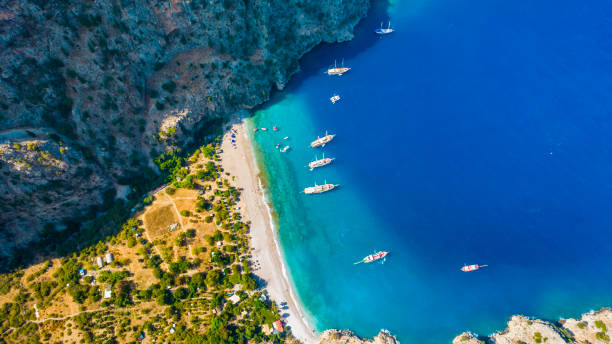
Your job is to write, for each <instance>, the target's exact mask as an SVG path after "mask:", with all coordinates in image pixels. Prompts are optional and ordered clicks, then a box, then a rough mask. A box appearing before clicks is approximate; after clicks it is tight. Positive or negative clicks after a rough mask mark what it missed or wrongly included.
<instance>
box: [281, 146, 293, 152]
mask: <svg viewBox="0 0 612 344" xmlns="http://www.w3.org/2000/svg"><path fill="white" fill-rule="evenodd" d="M289 149H291V147H290V146H285V147H283V149H281V152H283V153H285V152H286V151H288V150H289Z"/></svg>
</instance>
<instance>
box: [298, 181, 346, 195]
mask: <svg viewBox="0 0 612 344" xmlns="http://www.w3.org/2000/svg"><path fill="white" fill-rule="evenodd" d="M338 186H340V185H338V184H328V183H327V181H325V184H323V185H317V183H315V185H314V186H310V187H307V188H305V189H304V193H305V194H307V195H312V194H320V193H324V192H327V191H331V190H333V189H335V188H337V187H338Z"/></svg>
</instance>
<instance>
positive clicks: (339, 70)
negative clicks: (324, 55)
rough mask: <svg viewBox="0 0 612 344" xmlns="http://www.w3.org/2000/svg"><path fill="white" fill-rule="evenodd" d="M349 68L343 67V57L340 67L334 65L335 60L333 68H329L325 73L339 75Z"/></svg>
mask: <svg viewBox="0 0 612 344" xmlns="http://www.w3.org/2000/svg"><path fill="white" fill-rule="evenodd" d="M350 69H351V68H349V67H344V59H342V67H338V66H337V65H336V61H334V68H329V69H328V70H327V72H326V73H327V75H338V76H340V75H342V74H344V73H346V72H348V71H349V70H350Z"/></svg>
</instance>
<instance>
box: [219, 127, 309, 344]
mask: <svg viewBox="0 0 612 344" xmlns="http://www.w3.org/2000/svg"><path fill="white" fill-rule="evenodd" d="M232 128H233V129H236V130H237V131H238V132H237V133H236V138H235V140H236V147H234V146H233V145H232V143H231V137H230V135H231V133H229V132H228V133H226V135H225V136H224V137H223V142H222V145H221V147H222V149H223V153H222V154H221V158H222V166H223V168H224V169H225V170H226V171H227V172H229V173H230V174H231V175H232V176H235V177H236V179H235V181H234V184H235V185H236V186H237V187H241V188H243V191H242V194H241V200H240V203H239V206H240V207H241V209H242V210H243V215H244V216H245V220H250V221H251V247H252V248H253V251H252V255H253V262H254V266H253V268H254V269H253V273H254V274H255V275H257V276H258V277H260V278H261V279H263V280H265V281H266V283H267V285H266V290H267V291H268V294H269V295H270V298H271V299H272V300H273V301H275V302H276V304H277V306H279V308H280V312H281V314H284V315H286V317H284V318H283V320H284V321H285V322H286V324H287V325H288V326H289V327H290V328H291V333H292V334H293V336H294V337H296V338H297V339H298V340H300V341H301V342H303V343H306V344H310V343H317V342H319V338H318V335H317V334H315V333H314V331H313V329H312V327H311V326H310V324H309V323H308V320H307V319H306V318H305V317H304V315H303V313H302V310H301V304H300V302H299V300H298V299H297V296H296V293H295V291H294V290H293V286H292V285H291V282H290V281H289V277H288V275H287V270H286V268H285V263H284V258H283V256H282V253H281V249H280V247H279V244H278V241H277V239H276V233H275V229H274V224H273V223H274V222H273V221H272V215H271V214H270V209H269V208H268V205H267V204H266V199H265V194H264V191H263V188H262V186H261V182H260V180H259V169H258V168H257V164H256V162H255V157H254V154H253V149H252V146H251V142H250V139H249V136H248V135H249V133H247V131H246V130H247V129H246V126H245V124H244V122H240V123H238V124H234V125H233V126H232ZM283 302H286V306H287V307H288V309H282V307H283V306H282V305H281V304H282V303H283Z"/></svg>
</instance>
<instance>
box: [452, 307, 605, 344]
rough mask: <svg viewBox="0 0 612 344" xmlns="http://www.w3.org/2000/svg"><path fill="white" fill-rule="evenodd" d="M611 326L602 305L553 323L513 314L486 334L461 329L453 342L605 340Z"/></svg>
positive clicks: (508, 343)
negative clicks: (503, 325) (498, 328)
mask: <svg viewBox="0 0 612 344" xmlns="http://www.w3.org/2000/svg"><path fill="white" fill-rule="evenodd" d="M610 328H612V310H611V309H609V308H603V309H601V310H599V311H597V312H590V313H586V314H583V315H582V317H581V318H580V319H561V320H559V321H558V322H557V323H553V322H548V321H543V320H538V319H530V318H526V317H523V316H520V315H515V316H512V317H511V318H510V320H509V321H508V327H507V328H506V329H505V330H504V331H502V332H497V333H495V334H493V335H491V336H489V337H478V336H476V335H475V334H473V333H470V332H464V333H462V334H460V335H459V336H457V337H455V339H454V340H453V344H484V343H496V344H517V343H525V344H532V343H546V344H566V343H581V344H582V343H590V344H595V343H608V342H610V333H609V329H610Z"/></svg>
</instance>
